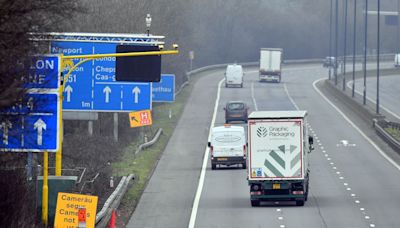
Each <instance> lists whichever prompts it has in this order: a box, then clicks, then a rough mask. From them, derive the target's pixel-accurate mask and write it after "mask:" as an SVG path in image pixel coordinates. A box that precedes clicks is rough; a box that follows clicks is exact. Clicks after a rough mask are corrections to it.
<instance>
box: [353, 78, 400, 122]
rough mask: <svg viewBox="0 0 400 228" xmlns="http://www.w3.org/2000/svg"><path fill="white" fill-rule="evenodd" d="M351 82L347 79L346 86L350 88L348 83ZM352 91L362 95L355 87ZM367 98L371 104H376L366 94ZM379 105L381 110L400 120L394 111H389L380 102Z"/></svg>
mask: <svg viewBox="0 0 400 228" xmlns="http://www.w3.org/2000/svg"><path fill="white" fill-rule="evenodd" d="M351 82H353V81H349V82H348V83H347V87H348V88H350V89H351V87H350V83H351ZM354 92H355V93H357V94H358V95H360V96H363V94H362V93H361V92H360V91H358V90H356V89H355V90H354ZM367 100H369V101H370V102H371V103H372V104H374V105H376V102H375V101H374V100H372V98H370V97H368V96H367ZM379 107H380V108H382V109H383V110H385V111H386V112H388V113H389V114H391V115H392V116H394V117H396V118H397V119H399V120H400V116H398V115H397V114H396V113H394V112H392V111H390V109H388V108H386V107H385V106H383V105H381V104H379Z"/></svg>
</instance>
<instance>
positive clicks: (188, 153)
mask: <svg viewBox="0 0 400 228" xmlns="http://www.w3.org/2000/svg"><path fill="white" fill-rule="evenodd" d="M222 76H223V71H217V72H214V73H212V74H210V75H205V76H202V77H201V78H198V79H197V82H196V83H195V84H194V85H193V91H192V93H191V94H190V97H189V98H188V101H187V103H186V106H185V108H184V110H183V113H182V116H181V118H180V120H179V121H178V124H177V126H176V128H175V129H176V130H175V131H174V133H173V134H172V136H171V138H170V140H169V142H168V144H167V146H166V148H165V150H164V152H163V154H162V155H161V157H160V160H159V162H158V165H157V167H156V168H155V170H154V173H153V175H152V177H151V179H150V180H149V182H148V185H147V186H146V188H145V190H144V192H143V194H142V196H141V198H140V201H139V204H138V205H137V208H136V210H135V211H134V213H133V215H132V217H131V219H130V221H129V223H128V225H127V227H130V228H134V227H140V228H143V227H160V228H161V227H171V228H176V227H187V225H188V222H189V217H190V210H191V208H192V205H193V198H194V194H195V192H196V188H197V182H198V178H199V170H200V169H201V163H202V160H203V156H204V150H205V148H206V146H207V139H208V130H209V129H208V128H209V126H210V120H211V116H212V113H213V108H214V101H215V96H216V91H217V86H216V85H217V82H218V81H219V80H221V78H222Z"/></svg>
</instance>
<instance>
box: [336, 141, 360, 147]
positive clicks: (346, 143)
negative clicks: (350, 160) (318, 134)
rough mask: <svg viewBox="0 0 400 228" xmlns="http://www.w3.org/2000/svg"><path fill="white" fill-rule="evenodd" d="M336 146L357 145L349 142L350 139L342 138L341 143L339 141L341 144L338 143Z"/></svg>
mask: <svg viewBox="0 0 400 228" xmlns="http://www.w3.org/2000/svg"><path fill="white" fill-rule="evenodd" d="M336 146H337V147H339V146H344V147H348V146H356V144H354V143H349V141H348V140H345V139H343V140H340V143H339V144H336Z"/></svg>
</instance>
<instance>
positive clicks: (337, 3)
mask: <svg viewBox="0 0 400 228" xmlns="http://www.w3.org/2000/svg"><path fill="white" fill-rule="evenodd" d="M335 11H336V12H335V14H336V18H335V20H336V24H335V66H334V69H333V73H334V74H335V86H336V85H337V67H338V48H339V47H338V29H339V28H338V27H339V23H338V22H339V17H338V16H339V15H338V14H339V1H338V0H336V9H335Z"/></svg>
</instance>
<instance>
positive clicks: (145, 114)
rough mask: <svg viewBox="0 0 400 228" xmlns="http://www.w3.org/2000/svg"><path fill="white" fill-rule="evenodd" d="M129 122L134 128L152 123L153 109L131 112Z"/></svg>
mask: <svg viewBox="0 0 400 228" xmlns="http://www.w3.org/2000/svg"><path fill="white" fill-rule="evenodd" d="M129 122H130V124H131V127H132V128H133V127H142V126H147V125H152V123H153V121H152V119H151V111H150V110H144V111H139V112H130V113H129Z"/></svg>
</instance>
